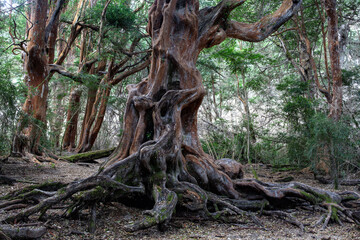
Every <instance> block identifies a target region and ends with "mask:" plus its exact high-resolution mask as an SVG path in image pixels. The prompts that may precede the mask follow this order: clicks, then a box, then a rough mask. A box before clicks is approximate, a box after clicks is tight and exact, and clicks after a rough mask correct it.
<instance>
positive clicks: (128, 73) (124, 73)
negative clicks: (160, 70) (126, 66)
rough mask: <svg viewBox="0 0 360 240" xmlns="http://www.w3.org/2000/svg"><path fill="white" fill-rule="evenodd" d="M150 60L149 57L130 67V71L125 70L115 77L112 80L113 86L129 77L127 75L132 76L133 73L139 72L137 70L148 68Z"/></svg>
mask: <svg viewBox="0 0 360 240" xmlns="http://www.w3.org/2000/svg"><path fill="white" fill-rule="evenodd" d="M150 62H151V61H150V59H147V60H146V61H144V62H143V63H142V64H140V65H138V66H136V67H134V68H132V69H130V70H129V71H126V72H123V73H121V74H119V75H118V76H117V77H116V78H114V80H112V81H111V82H110V84H111V85H113V86H114V85H116V84H118V83H119V82H121V81H122V80H124V79H125V78H127V77H129V76H131V75H132V74H134V73H137V72H139V71H141V70H143V69H144V68H146V67H147V66H149V64H150Z"/></svg>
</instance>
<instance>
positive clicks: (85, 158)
mask: <svg viewBox="0 0 360 240" xmlns="http://www.w3.org/2000/svg"><path fill="white" fill-rule="evenodd" d="M114 150H115V148H110V149H105V150H98V151H91V152H85V153H79V154H75V155H71V156H61V157H59V159H61V160H65V161H69V162H73V163H75V162H90V163H91V162H94V160H96V159H99V158H103V157H108V156H110V154H111V153H112V152H113V151H114Z"/></svg>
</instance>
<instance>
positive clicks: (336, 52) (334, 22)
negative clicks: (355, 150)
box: [324, 0, 342, 121]
mask: <svg viewBox="0 0 360 240" xmlns="http://www.w3.org/2000/svg"><path fill="white" fill-rule="evenodd" d="M324 3H325V11H326V14H327V16H328V43H329V53H330V64H331V77H332V83H333V85H332V101H331V104H330V113H329V117H331V118H332V119H334V120H335V121H339V120H340V118H341V113H342V78H341V67H340V48H339V31H338V15H337V11H336V0H324Z"/></svg>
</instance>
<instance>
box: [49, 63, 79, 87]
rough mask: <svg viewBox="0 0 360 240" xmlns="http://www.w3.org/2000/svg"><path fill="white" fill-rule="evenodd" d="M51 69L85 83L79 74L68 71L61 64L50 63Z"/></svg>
mask: <svg viewBox="0 0 360 240" xmlns="http://www.w3.org/2000/svg"><path fill="white" fill-rule="evenodd" d="M49 71H50V72H57V73H59V74H60V75H62V76H64V77H68V78H70V79H72V80H74V81H75V82H78V83H83V81H82V80H81V77H80V76H79V75H76V74H73V73H70V72H68V71H66V70H65V68H64V67H62V66H60V65H56V64H49Z"/></svg>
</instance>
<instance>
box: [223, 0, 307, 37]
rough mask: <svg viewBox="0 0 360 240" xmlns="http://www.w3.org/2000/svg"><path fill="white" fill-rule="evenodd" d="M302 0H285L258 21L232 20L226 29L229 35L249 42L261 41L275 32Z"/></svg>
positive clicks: (292, 13)
mask: <svg viewBox="0 0 360 240" xmlns="http://www.w3.org/2000/svg"><path fill="white" fill-rule="evenodd" d="M301 2H302V0H284V1H283V3H282V4H281V6H280V8H279V9H278V10H277V11H276V12H275V13H273V14H271V15H268V16H265V17H263V18H262V19H261V20H260V21H259V22H257V23H250V24H249V23H241V22H236V21H230V22H229V24H228V25H227V28H226V29H225V33H226V35H227V37H230V38H237V39H240V40H244V41H249V42H260V41H262V40H264V39H265V38H267V37H268V36H270V35H271V34H272V33H274V32H275V31H276V30H277V29H278V28H279V27H280V26H281V25H282V24H284V23H285V22H286V21H288V20H289V19H290V18H291V17H292V16H293V15H294V13H295V12H296V11H297V10H298V9H299V7H300V5H301Z"/></svg>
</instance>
